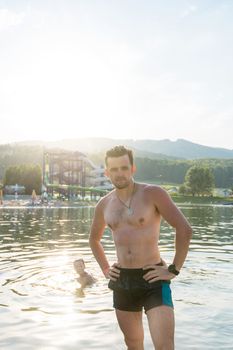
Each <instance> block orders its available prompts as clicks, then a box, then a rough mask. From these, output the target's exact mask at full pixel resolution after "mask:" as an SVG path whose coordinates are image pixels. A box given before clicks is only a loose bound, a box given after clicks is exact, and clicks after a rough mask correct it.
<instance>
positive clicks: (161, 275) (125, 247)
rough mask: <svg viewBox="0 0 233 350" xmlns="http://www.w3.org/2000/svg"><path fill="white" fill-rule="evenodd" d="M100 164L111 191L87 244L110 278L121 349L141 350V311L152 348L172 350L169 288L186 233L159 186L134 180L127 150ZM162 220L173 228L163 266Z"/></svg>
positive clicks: (102, 201) (184, 247) (185, 249)
mask: <svg viewBox="0 0 233 350" xmlns="http://www.w3.org/2000/svg"><path fill="white" fill-rule="evenodd" d="M105 163H106V172H105V173H106V175H107V176H108V178H109V179H110V180H111V182H112V184H113V185H114V187H115V189H114V190H113V191H111V192H110V193H108V194H107V195H105V196H104V197H103V198H101V199H100V201H99V202H98V204H97V206H96V208H95V213H94V219H93V222H92V226H91V232H90V239H89V241H90V247H91V249H92V252H93V254H94V256H95V258H96V260H97V262H98V263H99V265H100V268H101V270H102V271H103V274H104V276H105V277H106V278H107V279H110V281H109V284H108V286H109V288H110V289H112V290H113V306H114V308H115V312H116V317H117V320H118V323H119V326H120V329H121V331H122V332H123V334H124V340H125V343H126V345H127V349H130V350H133V349H135V350H143V349H144V345H143V342H144V330H143V318H142V315H143V311H145V313H146V316H147V320H148V323H149V329H150V334H151V337H152V341H153V344H154V348H155V349H157V350H158V349H160V350H174V330H175V322H174V309H173V301H172V295H171V288H170V284H171V280H172V279H174V278H176V276H177V275H178V274H179V273H180V270H181V268H182V266H183V264H184V261H185V258H186V256H187V253H188V249H189V244H190V239H191V236H192V229H191V227H190V224H189V223H188V221H187V219H186V218H185V217H184V215H183V214H182V212H181V211H180V210H179V209H178V208H177V206H176V205H175V203H174V202H173V201H172V199H171V197H170V196H169V195H168V193H167V192H166V191H165V190H164V189H163V188H161V187H160V186H157V185H150V184H146V183H138V182H135V181H134V178H133V174H134V173H135V171H136V167H135V164H134V161H133V153H132V151H131V150H129V149H127V148H125V147H124V146H116V147H114V148H112V149H110V150H108V151H107V153H106V157H105ZM162 218H163V219H164V220H166V221H167V222H168V223H169V224H170V225H171V226H172V227H173V228H174V230H175V252H174V257H173V259H172V262H171V264H170V265H169V266H167V265H166V264H164V261H163V260H162V259H161V255H160V249H159V237H160V224H161V220H162ZM106 226H108V227H109V228H110V229H111V231H112V236H113V241H114V243H115V248H116V256H117V258H116V262H115V263H114V264H113V265H112V266H110V264H109V262H108V259H107V256H106V255H105V252H104V248H103V245H102V244H101V238H102V236H103V233H104V230H105V227H106ZM169 249H170V248H169ZM194 321H195V320H194Z"/></svg>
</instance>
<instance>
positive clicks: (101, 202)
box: [96, 190, 114, 209]
mask: <svg viewBox="0 0 233 350" xmlns="http://www.w3.org/2000/svg"><path fill="white" fill-rule="evenodd" d="M113 192H114V190H112V191H111V192H109V193H107V194H106V195H105V196H104V197H102V198H100V200H99V201H98V203H97V204H96V208H99V209H101V208H104V207H105V206H106V205H107V203H108V202H109V200H110V199H111V197H112V194H113Z"/></svg>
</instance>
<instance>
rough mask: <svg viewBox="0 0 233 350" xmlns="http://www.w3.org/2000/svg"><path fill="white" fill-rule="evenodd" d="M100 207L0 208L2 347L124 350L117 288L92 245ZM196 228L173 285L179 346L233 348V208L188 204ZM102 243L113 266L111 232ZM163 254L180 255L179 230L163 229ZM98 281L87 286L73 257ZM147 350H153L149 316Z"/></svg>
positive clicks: (181, 348) (181, 349)
mask: <svg viewBox="0 0 233 350" xmlns="http://www.w3.org/2000/svg"><path fill="white" fill-rule="evenodd" d="M93 210H94V208H93V207H85V208H55V209H52V208H48V209H45V208H14V209H13V208H9V209H7V208H2V209H0V240H1V244H0V282H1V283H0V313H1V314H0V329H1V332H0V349H4V350H7V349H15V350H16V349H17V350H21V349H22V350H27V349H30V350H31V349H43V350H57V349H66V350H71V349H72V350H73V349H81V350H82V349H87V350H92V349H101V350H107V349H112V350H115V349H116V350H117V349H119V350H122V349H125V346H124V342H123V339H122V335H121V332H120V330H119V327H118V325H117V322H116V319H115V314H114V310H113V308H112V295H111V291H110V290H108V288H107V281H106V280H105V279H104V278H103V276H102V274H101V272H100V270H99V267H98V266H97V263H96V262H95V260H94V258H93V256H92V254H91V252H90V249H89V247H88V231H89V227H90V223H91V219H92V216H93ZM181 210H182V211H183V212H184V214H185V215H186V216H187V217H188V219H189V221H190V222H191V224H192V227H193V231H194V235H193V239H192V243H191V249H190V252H189V255H188V258H187V260H186V263H185V266H184V267H183V269H182V273H181V274H180V276H179V277H178V278H176V279H174V280H173V281H172V293H173V301H174V306H175V316H176V349H177V350H186V349H198V350H202V349H203V350H204V349H205V350H213V349H218V350H228V349H233V347H232V334H233V311H232V288H233V280H232V260H233V254H232V252H233V250H232V242H233V221H232V214H233V207H230V206H195V207H194V206H181ZM103 245H104V247H105V251H106V253H107V256H108V258H109V260H110V261H111V262H114V261H115V253H114V246H113V241H112V238H111V233H110V231H109V230H106V231H105V234H104V237H103ZM160 248H161V252H162V257H163V258H164V259H165V260H166V261H167V262H168V263H170V262H171V261H172V258H173V250H174V232H173V229H172V228H171V227H169V226H168V225H167V224H166V223H163V224H162V227H161V237H160ZM79 257H83V258H84V259H85V261H86V266H87V270H89V271H90V272H92V274H93V275H94V276H95V277H97V279H98V282H97V283H96V284H95V285H94V286H91V287H88V288H86V289H84V290H83V291H82V290H81V289H80V286H79V284H78V282H77V280H76V278H77V276H76V274H75V272H74V270H73V266H72V262H73V260H74V259H76V258H79ZM144 325H145V350H150V349H151V350H152V349H153V346H152V343H151V340H150V336H149V331H148V327H147V323H146V317H145V316H144Z"/></svg>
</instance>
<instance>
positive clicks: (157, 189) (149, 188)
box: [140, 183, 166, 194]
mask: <svg viewBox="0 0 233 350" xmlns="http://www.w3.org/2000/svg"><path fill="white" fill-rule="evenodd" d="M140 185H141V187H142V189H143V191H144V192H145V193H156V194H160V193H161V194H162V193H164V192H166V190H164V189H163V188H162V187H161V186H159V185H153V184H147V183H142V184H140Z"/></svg>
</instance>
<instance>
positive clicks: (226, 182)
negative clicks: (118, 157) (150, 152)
mask: <svg viewBox="0 0 233 350" xmlns="http://www.w3.org/2000/svg"><path fill="white" fill-rule="evenodd" d="M135 162H136V165H137V173H136V176H135V179H137V180H140V181H151V180H153V181H158V182H160V183H161V182H162V183H174V184H180V185H181V184H183V183H184V182H185V176H186V174H187V171H188V170H189V169H190V168H191V167H193V166H197V167H204V168H208V169H210V170H211V172H212V173H213V176H214V183H215V186H216V187H221V188H232V186H233V159H223V160H222V159H201V160H157V159H148V158H136V159H135Z"/></svg>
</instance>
